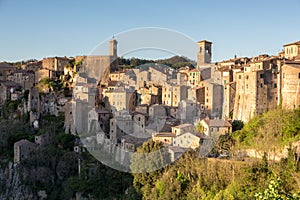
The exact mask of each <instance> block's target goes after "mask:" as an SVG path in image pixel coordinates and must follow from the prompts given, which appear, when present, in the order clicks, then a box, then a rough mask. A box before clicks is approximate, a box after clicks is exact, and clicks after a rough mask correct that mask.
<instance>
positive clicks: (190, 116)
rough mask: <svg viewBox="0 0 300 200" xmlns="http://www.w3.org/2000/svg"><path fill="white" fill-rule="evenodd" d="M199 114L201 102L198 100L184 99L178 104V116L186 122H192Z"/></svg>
mask: <svg viewBox="0 0 300 200" xmlns="http://www.w3.org/2000/svg"><path fill="white" fill-rule="evenodd" d="M198 114H199V104H198V103H197V102H196V100H194V101H192V100H182V101H180V103H179V105H178V112H177V118H178V119H180V120H181V121H182V122H184V123H189V122H190V123H191V122H193V121H194V118H195V117H197V116H198Z"/></svg>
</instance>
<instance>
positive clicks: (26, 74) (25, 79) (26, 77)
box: [7, 70, 35, 89]
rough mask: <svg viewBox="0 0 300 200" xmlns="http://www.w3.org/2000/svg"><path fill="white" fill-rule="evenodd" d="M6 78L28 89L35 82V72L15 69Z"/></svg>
mask: <svg viewBox="0 0 300 200" xmlns="http://www.w3.org/2000/svg"><path fill="white" fill-rule="evenodd" d="M7 80H9V81H13V82H15V83H18V84H19V85H20V86H21V87H22V88H24V89H30V88H32V87H33V86H34V84H35V73H34V72H33V71H27V70H15V71H14V72H13V73H12V74H11V75H9V76H7Z"/></svg>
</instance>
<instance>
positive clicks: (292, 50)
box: [283, 41, 300, 61]
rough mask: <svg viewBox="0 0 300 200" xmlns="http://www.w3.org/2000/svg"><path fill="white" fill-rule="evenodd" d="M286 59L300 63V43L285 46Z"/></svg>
mask: <svg viewBox="0 0 300 200" xmlns="http://www.w3.org/2000/svg"><path fill="white" fill-rule="evenodd" d="M283 47H284V58H286V59H289V60H299V61H300V41H297V42H293V43H290V44H285V45H284V46H283Z"/></svg>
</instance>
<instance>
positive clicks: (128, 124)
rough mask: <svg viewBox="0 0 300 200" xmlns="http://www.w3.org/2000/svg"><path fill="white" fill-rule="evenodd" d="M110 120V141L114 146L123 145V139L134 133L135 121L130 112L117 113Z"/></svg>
mask: <svg viewBox="0 0 300 200" xmlns="http://www.w3.org/2000/svg"><path fill="white" fill-rule="evenodd" d="M114 114H115V116H114V118H112V119H110V132H109V135H110V141H111V143H113V144H119V143H121V137H123V136H125V135H126V134H127V135H128V134H132V133H133V120H132V116H131V115H130V114H129V113H128V111H126V110H123V111H117V112H115V113H114Z"/></svg>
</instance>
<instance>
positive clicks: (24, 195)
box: [0, 162, 37, 200]
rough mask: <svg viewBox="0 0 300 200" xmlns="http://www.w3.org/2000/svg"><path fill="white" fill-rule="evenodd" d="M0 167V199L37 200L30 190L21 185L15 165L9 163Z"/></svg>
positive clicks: (18, 171) (17, 168)
mask: <svg viewBox="0 0 300 200" xmlns="http://www.w3.org/2000/svg"><path fill="white" fill-rule="evenodd" d="M0 166H1V167H0V188H1V190H0V199H19V200H22V199H24V200H25V199H26V200H27V199H32V200H34V199H37V195H35V194H33V192H32V190H31V188H30V187H29V186H27V185H24V184H22V181H21V176H20V170H19V166H18V165H17V164H13V163H12V162H9V163H8V164H7V163H6V164H5V163H1V165H0Z"/></svg>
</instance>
